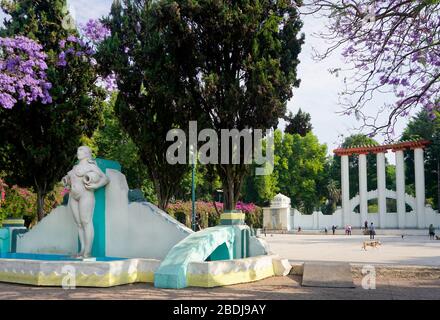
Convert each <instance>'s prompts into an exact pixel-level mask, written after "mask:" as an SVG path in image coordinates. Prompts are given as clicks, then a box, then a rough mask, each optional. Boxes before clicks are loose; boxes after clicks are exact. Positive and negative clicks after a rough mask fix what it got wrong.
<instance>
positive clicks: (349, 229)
mask: <svg viewBox="0 0 440 320" xmlns="http://www.w3.org/2000/svg"><path fill="white" fill-rule="evenodd" d="M348 235H349V236H351V225H350V224H349V225H348Z"/></svg>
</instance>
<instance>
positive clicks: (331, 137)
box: [0, 0, 407, 160]
mask: <svg viewBox="0 0 440 320" xmlns="http://www.w3.org/2000/svg"><path fill="white" fill-rule="evenodd" d="M68 3H69V6H70V7H71V9H72V10H73V11H74V15H75V16H76V20H77V22H79V23H84V22H85V21H87V20H88V19H90V18H99V17H101V16H103V15H106V14H107V13H108V12H109V10H110V6H111V3H112V0H68ZM0 16H1V14H0ZM303 21H304V27H303V32H304V33H305V35H306V43H305V45H304V46H303V49H302V52H301V55H300V57H299V58H300V61H301V64H300V66H299V68H298V75H299V77H300V78H301V86H300V88H298V89H294V96H293V98H292V99H291V101H289V103H288V109H289V110H290V111H293V112H294V113H296V112H297V110H298V109H299V108H301V109H302V110H303V111H306V112H308V113H310V114H311V117H312V124H313V128H314V130H313V131H314V133H315V134H316V135H317V136H318V138H319V140H320V141H321V143H326V144H327V146H328V151H329V153H331V152H332V150H333V149H334V148H336V147H337V146H338V144H339V143H340V142H341V141H342V139H343V138H342V136H348V135H350V134H351V133H357V132H358V131H357V130H356V129H357V128H359V127H360V125H361V123H360V122H357V121H356V119H355V118H354V117H349V116H346V115H339V114H337V112H338V111H341V107H340V106H339V105H338V93H339V92H341V91H342V88H343V80H342V79H343V78H342V77H339V78H336V77H335V76H334V75H331V74H330V73H329V71H328V70H329V69H330V68H335V67H341V66H343V65H344V63H343V61H342V60H341V57H340V55H338V54H334V55H333V56H331V57H330V58H328V59H326V60H325V61H322V62H317V61H315V60H314V59H313V58H312V52H313V50H312V48H315V49H316V50H318V51H323V50H324V49H325V48H326V47H327V45H328V44H326V43H325V41H324V40H323V39H321V38H319V37H316V36H313V34H314V33H317V32H319V31H321V30H323V28H324V27H325V23H326V21H323V20H322V19H318V18H314V17H311V16H307V17H304V18H303ZM387 99H388V100H390V99H392V97H378V98H377V99H375V100H374V101H373V104H372V106H371V111H372V112H375V111H376V110H377V108H379V107H380V106H382V105H383V104H384V103H385V102H389V103H391V102H392V100H391V101H386V100H387ZM406 122H407V120H406V119H401V120H400V121H399V122H398V124H397V126H396V127H395V132H396V137H398V136H399V135H400V134H401V132H402V129H403V128H404V127H405V124H406ZM283 127H284V123H283V121H281V122H280V128H283ZM376 139H377V140H378V141H379V142H382V139H381V137H376ZM390 160H391V159H390Z"/></svg>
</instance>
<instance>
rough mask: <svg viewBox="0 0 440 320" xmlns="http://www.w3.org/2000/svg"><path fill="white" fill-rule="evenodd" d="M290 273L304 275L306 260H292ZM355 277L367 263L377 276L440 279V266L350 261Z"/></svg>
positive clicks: (360, 274) (360, 275)
mask: <svg viewBox="0 0 440 320" xmlns="http://www.w3.org/2000/svg"><path fill="white" fill-rule="evenodd" d="M290 264H291V265H292V269H291V270H290V273H289V274H290V275H295V276H302V275H303V272H304V262H291V263H290ZM350 265H351V271H352V274H353V276H354V277H363V276H364V275H363V274H362V268H363V267H364V266H366V265H372V266H374V268H375V270H376V275H377V276H384V277H396V278H417V279H440V267H431V266H411V265H384V264H369V263H364V264H359V263H350Z"/></svg>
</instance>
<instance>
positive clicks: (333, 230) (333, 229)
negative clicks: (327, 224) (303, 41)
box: [332, 225, 336, 235]
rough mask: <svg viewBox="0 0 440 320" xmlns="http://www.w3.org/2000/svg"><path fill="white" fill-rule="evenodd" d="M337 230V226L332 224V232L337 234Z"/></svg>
mask: <svg viewBox="0 0 440 320" xmlns="http://www.w3.org/2000/svg"><path fill="white" fill-rule="evenodd" d="M335 231H336V227H335V226H334V225H333V226H332V232H333V235H335Z"/></svg>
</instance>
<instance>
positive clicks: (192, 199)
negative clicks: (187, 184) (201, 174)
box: [189, 145, 197, 231]
mask: <svg viewBox="0 0 440 320" xmlns="http://www.w3.org/2000/svg"><path fill="white" fill-rule="evenodd" d="M189 152H190V155H191V157H192V159H191V160H192V161H191V163H192V174H191V202H192V216H191V219H192V221H191V222H192V223H191V225H192V229H193V231H196V186H195V184H196V182H195V180H196V159H197V156H196V155H195V152H194V150H193V146H192V145H191V146H190V151H189Z"/></svg>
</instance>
